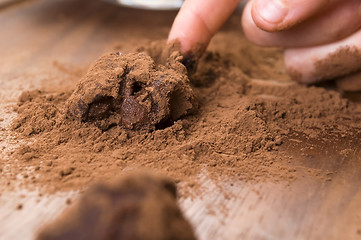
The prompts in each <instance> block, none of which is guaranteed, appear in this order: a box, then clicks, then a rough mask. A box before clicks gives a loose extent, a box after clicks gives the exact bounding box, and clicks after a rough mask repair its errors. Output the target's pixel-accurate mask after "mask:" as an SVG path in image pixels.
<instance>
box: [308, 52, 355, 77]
mask: <svg viewBox="0 0 361 240" xmlns="http://www.w3.org/2000/svg"><path fill="white" fill-rule="evenodd" d="M360 59H361V53H360V52H359V50H358V49H357V48H356V47H351V46H346V47H340V48H338V49H337V50H336V51H335V52H334V53H330V54H329V55H328V56H327V57H326V59H323V60H319V61H317V62H316V63H315V72H314V73H313V75H314V76H316V77H317V79H318V80H328V79H334V78H337V77H341V76H345V75H348V74H350V73H354V72H357V71H358V70H360V69H361V61H360Z"/></svg>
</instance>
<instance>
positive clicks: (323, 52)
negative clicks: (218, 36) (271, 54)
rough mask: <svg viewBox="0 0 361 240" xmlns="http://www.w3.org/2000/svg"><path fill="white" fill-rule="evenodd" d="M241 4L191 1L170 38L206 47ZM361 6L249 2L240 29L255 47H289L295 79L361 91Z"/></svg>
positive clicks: (330, 0)
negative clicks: (335, 81)
mask: <svg viewBox="0 0 361 240" xmlns="http://www.w3.org/2000/svg"><path fill="white" fill-rule="evenodd" d="M237 4H238V1H232V0H227V1H225V0H224V1H222V3H221V4H220V2H219V1H217V0H187V1H186V2H185V4H184V6H183V7H182V10H181V11H180V13H179V14H178V16H177V18H176V20H175V21H174V24H173V27H172V30H171V32H170V35H169V40H174V39H179V40H180V42H181V45H182V50H183V51H184V52H186V51H189V50H190V49H191V48H192V46H194V44H196V43H197V42H198V43H203V44H205V45H207V44H208V43H209V41H210V39H211V37H212V36H213V35H214V34H215V32H216V31H217V30H218V29H219V28H220V27H221V25H222V24H223V23H224V22H225V21H226V19H227V18H228V17H229V16H230V14H231V13H232V12H233V10H234V9H235V7H236V6H237ZM360 6H361V1H360V0H348V1H344V0H317V1H315V0H288V1H287V0H251V1H249V2H248V4H247V6H246V7H245V10H244V13H243V17H242V25H243V29H244V32H245V34H246V36H247V37H248V38H249V39H250V40H251V41H253V42H255V43H256V44H259V45H263V46H279V47H284V48H285V63H286V68H287V70H288V71H289V73H290V75H291V76H292V77H293V78H294V79H295V80H298V81H300V82H304V83H314V82H317V81H321V80H327V79H334V78H340V81H339V82H340V86H341V87H342V88H344V89H345V90H361V80H360V79H361V72H360V73H358V71H359V70H360V69H361V61H359V58H361V41H360V40H361V30H360V28H361V8H360ZM214 9H215V10H214ZM209 12H212V14H209ZM350 73H353V75H349V74H350Z"/></svg>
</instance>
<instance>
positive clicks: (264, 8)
mask: <svg viewBox="0 0 361 240" xmlns="http://www.w3.org/2000/svg"><path fill="white" fill-rule="evenodd" d="M287 14H288V7H287V6H286V4H285V3H284V2H283V1H282V0H254V1H252V6H251V16H252V19H253V21H254V23H255V24H256V25H257V27H258V28H260V29H262V30H264V31H267V32H276V31H280V30H283V29H285V28H286V27H285V26H287V23H286V24H285V20H286V16H287Z"/></svg>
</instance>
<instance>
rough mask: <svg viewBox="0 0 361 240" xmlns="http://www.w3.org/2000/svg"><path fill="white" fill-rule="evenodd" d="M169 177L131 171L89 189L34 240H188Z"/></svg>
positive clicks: (186, 225)
mask: <svg viewBox="0 0 361 240" xmlns="http://www.w3.org/2000/svg"><path fill="white" fill-rule="evenodd" d="M176 198H177V192H176V186H175V185H174V183H173V182H172V181H170V180H169V179H167V178H163V177H159V176H155V175H153V174H150V173H146V172H134V173H132V174H128V175H126V176H123V177H122V178H120V179H117V180H113V181H112V182H110V183H97V184H96V185H95V186H92V187H90V188H89V189H88V190H87V191H86V192H85V193H84V194H83V195H82V197H81V198H80V199H79V200H78V202H76V203H74V205H72V206H71V207H70V208H69V209H67V210H66V212H64V213H63V214H62V215H61V216H60V217H59V218H58V219H57V220H55V221H54V222H53V223H51V224H50V225H48V226H45V228H44V229H43V230H42V231H41V232H40V233H39V234H38V237H37V239H38V240H63V239H64V240H91V239H94V240H96V239H104V240H105V239H112V240H116V239H122V240H128V239H129V240H136V239H144V240H145V239H148V240H192V239H196V238H195V235H194V232H193V230H192V227H191V225H190V224H189V223H188V222H187V221H186V220H185V219H184V217H183V215H182V213H181V211H180V209H179V207H178V205H177V201H176Z"/></svg>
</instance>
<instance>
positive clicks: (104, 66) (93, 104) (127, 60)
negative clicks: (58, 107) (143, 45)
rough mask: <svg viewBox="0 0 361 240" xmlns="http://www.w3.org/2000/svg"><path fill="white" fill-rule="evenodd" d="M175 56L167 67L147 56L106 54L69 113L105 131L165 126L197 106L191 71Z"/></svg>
mask: <svg viewBox="0 0 361 240" xmlns="http://www.w3.org/2000/svg"><path fill="white" fill-rule="evenodd" d="M181 60H182V57H181V56H180V55H179V53H177V52H174V53H173V54H172V55H171V56H170V57H169V58H168V61H167V64H166V65H167V66H164V65H156V64H155V63H154V61H153V59H152V58H151V57H149V56H148V55H146V54H145V53H129V54H120V53H110V54H107V55H104V56H102V57H101V58H100V59H99V60H98V61H97V62H96V63H95V64H94V65H93V66H92V67H91V68H90V70H89V71H88V73H87V74H86V75H85V76H84V77H83V78H82V79H81V81H80V82H79V84H78V86H77V88H76V90H75V91H74V92H73V94H72V95H71V97H70V98H69V99H68V101H67V103H66V104H67V114H68V116H69V117H72V118H75V119H77V120H80V121H83V122H95V123H96V125H97V126H99V127H100V128H101V129H103V130H106V129H108V128H109V127H111V126H114V125H120V126H122V127H124V128H127V129H157V128H164V127H167V126H169V125H171V124H172V123H173V121H175V120H177V119H179V118H180V117H182V116H185V115H187V114H189V113H191V112H192V111H194V109H195V108H196V103H195V99H194V94H193V91H192V89H191V87H190V85H189V79H188V77H187V71H186V69H185V67H184V65H183V64H182V63H181V62H180V61H181Z"/></svg>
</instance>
